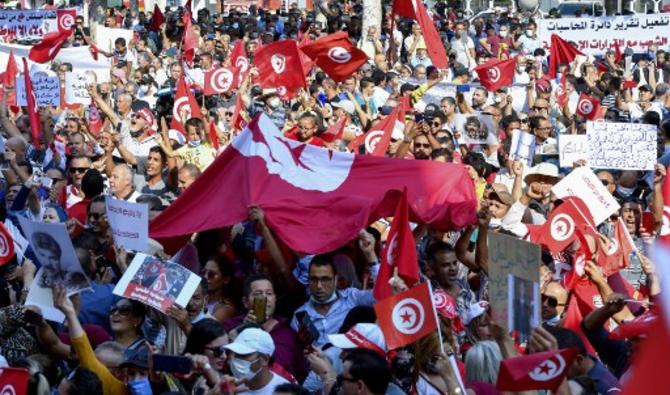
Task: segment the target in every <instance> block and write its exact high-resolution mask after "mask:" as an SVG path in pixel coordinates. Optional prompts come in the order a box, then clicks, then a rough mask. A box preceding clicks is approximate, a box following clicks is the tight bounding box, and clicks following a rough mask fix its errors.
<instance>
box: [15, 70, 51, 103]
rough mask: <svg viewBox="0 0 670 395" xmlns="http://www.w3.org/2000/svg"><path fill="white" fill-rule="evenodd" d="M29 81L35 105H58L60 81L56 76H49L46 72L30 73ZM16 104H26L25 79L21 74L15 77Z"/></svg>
mask: <svg viewBox="0 0 670 395" xmlns="http://www.w3.org/2000/svg"><path fill="white" fill-rule="evenodd" d="M30 82H31V85H32V86H33V92H35V99H36V102H37V107H47V106H59V105H60V81H59V80H58V76H56V75H54V76H50V75H48V74H47V73H43V72H37V73H30ZM16 104H17V105H19V106H27V105H28V101H27V99H26V80H25V79H24V78H23V74H21V75H19V76H17V77H16Z"/></svg>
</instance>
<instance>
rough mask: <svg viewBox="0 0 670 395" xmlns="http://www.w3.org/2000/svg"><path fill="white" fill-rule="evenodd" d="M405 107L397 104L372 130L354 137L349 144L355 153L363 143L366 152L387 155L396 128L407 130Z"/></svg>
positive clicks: (402, 130)
mask: <svg viewBox="0 0 670 395" xmlns="http://www.w3.org/2000/svg"><path fill="white" fill-rule="evenodd" d="M404 120H405V107H404V106H402V105H399V106H396V107H395V108H394V109H393V111H391V113H390V114H389V115H388V116H387V117H386V118H384V119H382V120H380V121H378V122H377V123H375V124H374V125H372V127H371V128H370V130H368V131H367V132H366V133H365V134H362V135H360V136H358V137H356V138H355V139H353V140H352V141H351V142H350V143H349V145H348V146H347V147H348V148H349V149H350V150H352V151H353V152H354V153H358V150H359V148H360V146H361V145H364V146H365V153H367V154H371V155H374V156H386V151H387V150H388V147H389V145H390V144H391V136H392V135H393V131H394V130H395V129H399V130H400V131H401V132H404V130H405V123H404Z"/></svg>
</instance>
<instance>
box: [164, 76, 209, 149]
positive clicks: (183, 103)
mask: <svg viewBox="0 0 670 395" xmlns="http://www.w3.org/2000/svg"><path fill="white" fill-rule="evenodd" d="M182 114H184V118H183V119H182ZM190 118H198V119H202V113H201V112H200V106H199V105H198V102H197V101H196V100H195V97H193V95H192V94H191V91H190V90H189V89H188V88H187V87H186V81H185V80H184V76H183V75H182V76H181V77H180V78H179V80H178V81H177V91H176V92H175V95H174V103H173V105H172V122H171V123H170V127H171V128H172V129H175V130H178V131H179V132H181V133H182V134H183V135H184V136H186V130H185V129H184V127H183V124H184V122H186V121H188V120H189V119H190Z"/></svg>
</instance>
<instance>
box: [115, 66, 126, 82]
mask: <svg viewBox="0 0 670 395" xmlns="http://www.w3.org/2000/svg"><path fill="white" fill-rule="evenodd" d="M112 75H113V76H114V77H117V78H119V79H120V80H121V81H122V82H123V83H124V84H125V83H126V82H128V79H127V78H126V71H125V70H123V69H118V68H115V69H114V70H112Z"/></svg>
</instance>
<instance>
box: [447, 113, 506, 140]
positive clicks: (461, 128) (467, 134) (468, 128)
mask: <svg viewBox="0 0 670 395" xmlns="http://www.w3.org/2000/svg"><path fill="white" fill-rule="evenodd" d="M454 125H455V128H456V132H457V134H459V135H460V137H459V138H458V142H459V143H461V144H497V143H498V139H497V137H496V135H495V132H496V130H495V128H494V126H493V118H491V116H490V115H482V114H456V116H455V117H454Z"/></svg>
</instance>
